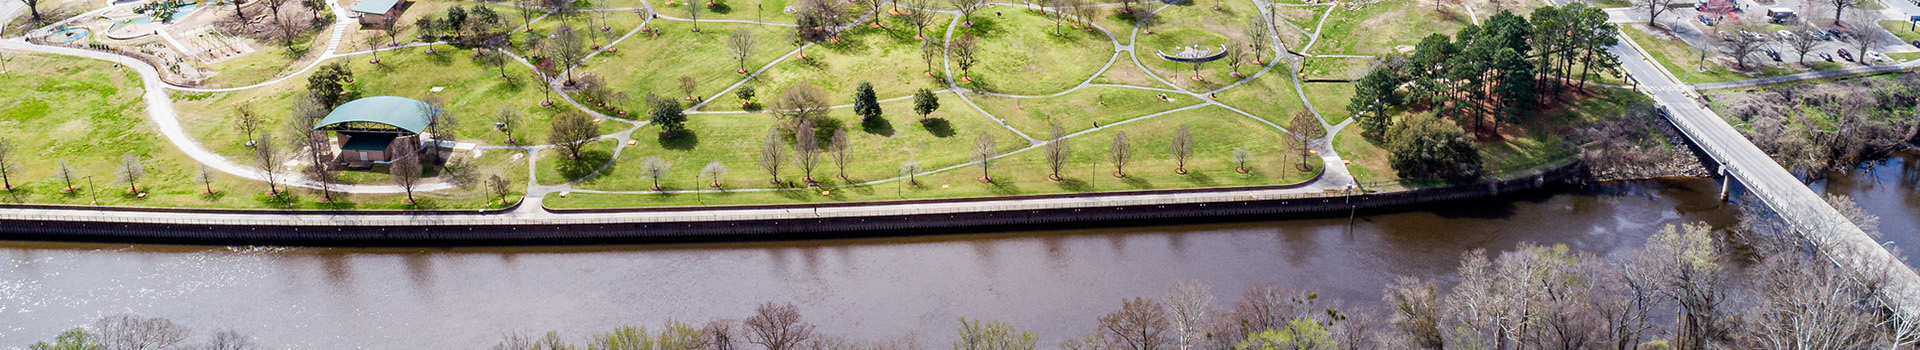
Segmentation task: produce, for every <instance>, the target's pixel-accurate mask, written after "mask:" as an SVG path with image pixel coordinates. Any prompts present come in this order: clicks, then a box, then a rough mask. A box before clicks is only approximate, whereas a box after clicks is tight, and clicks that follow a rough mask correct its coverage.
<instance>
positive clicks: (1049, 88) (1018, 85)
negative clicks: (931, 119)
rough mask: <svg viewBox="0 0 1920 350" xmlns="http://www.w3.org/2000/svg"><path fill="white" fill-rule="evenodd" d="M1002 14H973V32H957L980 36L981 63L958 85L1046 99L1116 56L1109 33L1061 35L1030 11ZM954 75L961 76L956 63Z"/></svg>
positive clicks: (1043, 19) (1082, 79) (1039, 16)
mask: <svg viewBox="0 0 1920 350" xmlns="http://www.w3.org/2000/svg"><path fill="white" fill-rule="evenodd" d="M1002 13H1003V14H1002V15H997V16H996V15H993V14H992V13H986V14H985V15H982V14H981V13H975V16H974V19H973V23H974V26H973V27H961V28H959V29H958V30H959V33H955V36H954V37H955V38H956V40H957V39H958V38H959V36H960V35H973V36H975V37H978V38H979V39H978V40H979V41H978V44H977V46H978V47H979V48H978V50H979V53H977V54H975V57H977V61H978V63H976V64H975V65H974V66H973V69H972V73H971V74H972V81H971V82H962V83H961V84H960V86H963V87H967V88H971V89H976V90H982V91H992V92H999V93H1007V94H1016V95H1045V94H1052V93H1057V92H1061V91H1066V90H1067V89H1069V88H1073V87H1074V86H1075V85H1079V84H1080V83H1081V82H1085V81H1087V80H1088V79H1089V78H1092V77H1093V76H1094V73H1097V72H1099V71H1100V67H1101V66H1102V65H1105V64H1106V63H1107V61H1108V59H1110V58H1112V57H1113V56H1114V55H1113V42H1112V41H1111V40H1109V39H1108V38H1107V36H1106V35H1105V34H1101V33H1098V32H1094V33H1088V32H1085V31H1077V30H1063V31H1062V33H1065V34H1064V35H1056V34H1054V31H1053V30H1052V28H1053V22H1052V21H1051V20H1049V19H1047V18H1046V17H1045V16H1041V15H1037V14H1033V13H1031V12H1027V11H1019V10H1009V11H1003V12H1002ZM903 64H904V63H903ZM953 73H954V74H962V72H961V70H960V67H959V66H958V64H955V65H954V66H953Z"/></svg>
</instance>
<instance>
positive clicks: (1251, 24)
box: [1241, 14, 1270, 64]
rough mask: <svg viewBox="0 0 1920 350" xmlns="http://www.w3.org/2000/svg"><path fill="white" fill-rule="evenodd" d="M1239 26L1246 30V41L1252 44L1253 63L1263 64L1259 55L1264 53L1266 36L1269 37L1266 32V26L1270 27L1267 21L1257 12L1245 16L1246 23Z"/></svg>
mask: <svg viewBox="0 0 1920 350" xmlns="http://www.w3.org/2000/svg"><path fill="white" fill-rule="evenodd" d="M1241 28H1242V30H1245V31H1246V34H1247V43H1248V44H1251V45H1252V46H1253V64H1263V63H1262V62H1263V61H1261V60H1260V57H1261V56H1260V55H1261V54H1265V53H1266V51H1267V38H1269V37H1270V36H1268V34H1267V28H1270V27H1268V26H1267V21H1266V20H1265V19H1261V18H1260V15H1258V14H1255V15H1251V16H1247V25H1246V26H1243V27H1241Z"/></svg>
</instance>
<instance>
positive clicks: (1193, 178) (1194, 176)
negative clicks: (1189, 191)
mask: <svg viewBox="0 0 1920 350" xmlns="http://www.w3.org/2000/svg"><path fill="white" fill-rule="evenodd" d="M1181 179H1183V180H1186V181H1187V182H1190V183H1193V184H1196V185H1200V186H1213V185H1214V184H1215V183H1217V181H1213V177H1212V176H1207V174H1206V173H1202V172H1198V171H1188V172H1187V175H1186V176H1182V177H1181Z"/></svg>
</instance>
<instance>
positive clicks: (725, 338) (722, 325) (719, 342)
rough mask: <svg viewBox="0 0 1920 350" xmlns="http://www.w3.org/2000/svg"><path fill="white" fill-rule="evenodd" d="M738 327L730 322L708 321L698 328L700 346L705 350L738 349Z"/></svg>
mask: <svg viewBox="0 0 1920 350" xmlns="http://www.w3.org/2000/svg"><path fill="white" fill-rule="evenodd" d="M739 328H740V325H739V324H738V323H735V322H734V321H732V320H713V321H708V322H707V325H706V326H705V327H701V328H700V335H701V345H703V346H702V348H703V349H705V350H737V349H739V347H740V330H739Z"/></svg>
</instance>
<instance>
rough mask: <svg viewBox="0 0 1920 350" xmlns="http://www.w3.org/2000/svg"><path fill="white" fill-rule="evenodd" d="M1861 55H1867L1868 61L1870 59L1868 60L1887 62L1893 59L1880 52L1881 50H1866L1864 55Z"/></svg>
mask: <svg viewBox="0 0 1920 350" xmlns="http://www.w3.org/2000/svg"><path fill="white" fill-rule="evenodd" d="M1860 56H1861V57H1865V58H1866V59H1867V61H1868V62H1886V61H1891V59H1888V58H1887V55H1883V54H1880V52H1879V51H1867V52H1866V53H1865V54H1863V55H1860Z"/></svg>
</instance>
